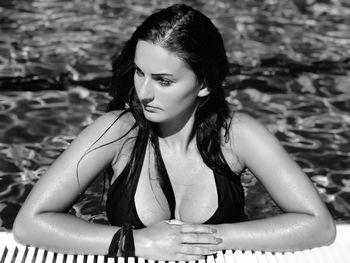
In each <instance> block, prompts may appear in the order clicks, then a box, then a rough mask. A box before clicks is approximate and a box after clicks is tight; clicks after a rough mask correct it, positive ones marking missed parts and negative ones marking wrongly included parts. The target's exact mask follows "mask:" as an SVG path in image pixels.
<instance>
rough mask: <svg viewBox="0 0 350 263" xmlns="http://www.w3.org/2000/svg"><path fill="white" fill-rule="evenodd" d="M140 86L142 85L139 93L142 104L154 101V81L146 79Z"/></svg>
mask: <svg viewBox="0 0 350 263" xmlns="http://www.w3.org/2000/svg"><path fill="white" fill-rule="evenodd" d="M140 84H141V85H140V88H139V92H138V97H139V100H140V101H141V102H142V103H144V104H147V103H149V102H150V101H152V100H153V99H154V92H153V87H152V80H150V79H147V78H145V79H144V81H143V82H142V83H140Z"/></svg>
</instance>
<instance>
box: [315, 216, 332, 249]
mask: <svg viewBox="0 0 350 263" xmlns="http://www.w3.org/2000/svg"><path fill="white" fill-rule="evenodd" d="M316 226H317V227H316V230H315V231H316V235H314V236H315V237H317V243H318V244H317V245H318V246H329V245H331V244H332V243H333V242H334V241H335V238H336V235H337V228H336V224H335V222H334V220H333V218H332V217H331V216H330V215H325V216H316Z"/></svg>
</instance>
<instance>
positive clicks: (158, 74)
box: [134, 62, 174, 77]
mask: <svg viewBox="0 0 350 263" xmlns="http://www.w3.org/2000/svg"><path fill="white" fill-rule="evenodd" d="M134 67H135V68H136V69H137V70H138V71H141V72H143V71H142V70H141V69H140V68H139V67H138V66H137V65H136V63H135V62H134ZM151 75H152V76H153V77H160V76H168V77H174V75H173V74H170V73H155V74H151Z"/></svg>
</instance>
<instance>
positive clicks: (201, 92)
mask: <svg viewBox="0 0 350 263" xmlns="http://www.w3.org/2000/svg"><path fill="white" fill-rule="evenodd" d="M209 93H210V91H209V89H208V86H207V85H206V83H203V84H201V89H200V90H199V92H198V97H205V96H208V95H209Z"/></svg>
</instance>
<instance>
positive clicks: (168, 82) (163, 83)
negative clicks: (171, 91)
mask: <svg viewBox="0 0 350 263" xmlns="http://www.w3.org/2000/svg"><path fill="white" fill-rule="evenodd" d="M157 81H158V83H159V84H160V85H161V86H163V87H168V86H170V85H171V84H172V83H173V82H172V81H171V80H168V79H163V78H160V79H158V80H157Z"/></svg>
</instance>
